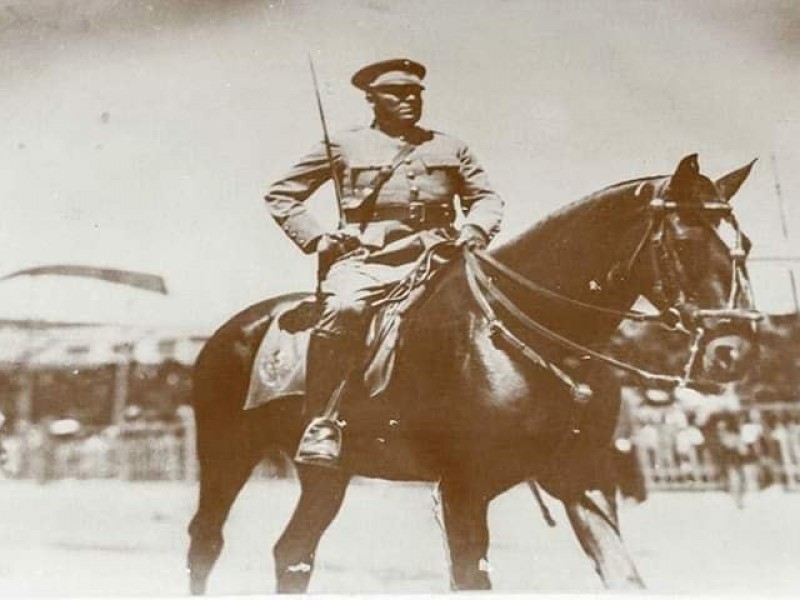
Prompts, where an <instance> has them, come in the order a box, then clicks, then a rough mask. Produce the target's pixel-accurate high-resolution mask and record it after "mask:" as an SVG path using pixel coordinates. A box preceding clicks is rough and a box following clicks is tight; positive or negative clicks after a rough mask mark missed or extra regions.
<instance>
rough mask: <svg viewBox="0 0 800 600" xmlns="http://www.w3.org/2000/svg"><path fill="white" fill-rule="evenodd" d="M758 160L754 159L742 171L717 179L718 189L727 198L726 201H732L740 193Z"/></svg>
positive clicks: (732, 172) (737, 170)
mask: <svg viewBox="0 0 800 600" xmlns="http://www.w3.org/2000/svg"><path fill="white" fill-rule="evenodd" d="M757 160H758V159H757V158H756V159H753V161H752V162H751V163H750V164H748V165H745V166H743V167H742V168H741V169H736V170H735V171H731V172H730V173H728V174H727V175H724V176H722V177H720V178H719V179H717V181H716V185H717V189H718V190H719V193H720V194H721V195H722V197H723V198H725V200H730V199H731V198H732V197H733V196H734V194H736V192H738V191H739V188H740V187H742V184H743V183H744V180H745V179H747V176H748V175H750V170H751V169H752V168H753V165H754V164H755V163H756V161H757Z"/></svg>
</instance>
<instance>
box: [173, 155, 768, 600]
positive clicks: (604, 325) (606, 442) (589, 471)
mask: <svg viewBox="0 0 800 600" xmlns="http://www.w3.org/2000/svg"><path fill="white" fill-rule="evenodd" d="M753 162H755V161H753ZM752 165H753V163H750V164H749V165H746V166H744V167H742V168H740V169H737V170H735V171H732V172H731V173H729V174H727V175H725V176H724V177H721V178H719V179H717V180H715V181H714V180H711V179H710V178H708V177H707V176H706V175H703V174H701V172H700V169H699V164H698V159H697V155H696V154H693V155H690V156H687V157H685V158H683V159H682V160H681V161H680V162H679V164H678V165H677V167H676V168H675V170H674V172H672V174H670V175H661V176H649V177H643V178H639V179H634V180H630V181H626V182H622V183H618V184H616V185H612V186H610V187H607V188H605V189H603V190H600V191H599V192H595V193H593V194H591V195H589V196H587V197H585V198H583V199H582V200H578V201H577V202H574V203H572V204H569V205H567V206H566V207H564V208H562V209H560V210H559V211H557V212H555V213H554V214H552V215H550V216H548V217H547V218H545V219H544V220H542V221H541V222H539V223H538V224H536V225H534V226H532V227H531V228H529V229H527V230H526V231H524V232H523V233H522V234H520V235H518V236H517V237H515V238H514V239H512V240H510V241H508V242H506V243H504V244H503V245H501V246H499V247H497V248H495V249H493V250H492V251H490V252H489V251H486V252H481V251H476V252H474V253H473V252H469V251H465V252H464V254H463V255H462V256H460V257H456V258H454V259H453V260H452V261H451V264H450V265H449V267H448V268H447V269H446V270H445V272H444V273H442V274H441V275H440V276H439V279H438V280H437V282H436V285H434V286H432V288H431V289H430V290H429V291H428V292H427V293H426V295H425V297H424V300H423V301H421V302H420V303H419V304H418V305H417V306H416V309H415V310H414V311H410V312H409V313H408V314H407V315H406V317H405V322H404V324H403V333H402V339H401V343H400V344H399V346H398V349H397V354H396V358H395V365H394V371H393V376H392V379H391V383H390V385H389V386H388V387H387V388H386V389H385V391H384V392H383V394H382V395H381V396H380V397H377V398H369V397H368V396H367V397H363V395H362V396H359V395H358V394H353V395H352V397H347V398H345V399H344V406H343V408H342V412H341V414H340V416H341V417H342V418H343V419H344V420H345V421H346V422H347V424H346V427H345V438H344V446H345V452H344V455H343V457H342V460H341V464H340V468H338V469H329V468H324V467H318V466H307V465H306V466H304V465H297V466H296V469H297V478H298V480H299V484H300V486H301V494H300V498H299V500H298V503H297V505H296V507H295V510H294V513H293V515H292V517H291V518H290V520H289V523H288V524H287V525H286V528H285V530H284V531H283V533H282V535H281V536H280V538H279V539H278V541H277V542H276V543H275V545H274V547H273V557H274V561H275V578H276V588H277V591H278V592H301V593H302V592H305V591H306V590H307V589H308V585H309V582H310V579H311V576H312V573H313V568H314V560H315V555H316V550H317V546H318V543H319V541H320V539H321V537H322V535H323V534H324V532H325V530H326V528H327V527H328V526H329V525H330V523H331V522H332V521H333V519H334V518H335V516H336V514H337V512H338V511H339V509H340V507H341V505H342V502H343V499H344V495H345V490H346V489H347V487H348V484H349V482H350V480H351V477H352V476H365V477H370V478H381V479H386V480H396V481H423V482H433V483H435V484H436V491H437V495H438V496H437V500H438V502H437V504H438V508H439V514H440V524H441V525H442V528H443V530H444V536H445V540H446V547H447V550H448V555H449V556H448V563H449V574H450V586H451V588H452V590H455V591H458V590H486V589H491V581H490V578H489V574H488V568H487V562H486V556H487V550H488V546H489V531H488V526H487V509H488V506H489V503H490V502H491V501H492V499H493V498H495V497H497V496H498V495H499V494H501V493H503V492H505V491H507V490H509V489H510V488H511V487H513V486H515V485H517V484H519V483H521V482H524V481H530V480H536V481H537V482H538V483H539V484H540V485H541V486H542V487H543V488H544V489H545V490H546V491H548V492H549V493H550V494H551V495H553V496H555V497H556V498H557V499H558V500H560V501H561V502H562V503H563V505H564V507H565V509H566V514H567V516H568V520H569V522H570V524H571V526H572V527H573V529H574V531H575V533H576V535H577V538H578V540H579V542H580V545H581V546H582V548H583V550H584V552H585V553H586V554H587V555H588V557H589V558H590V559H591V560H592V561H593V563H594V567H595V571H596V572H597V573H598V575H599V576H600V578H601V580H602V582H603V583H604V584H605V586H606V587H609V588H626V587H633V588H642V587H644V583H643V581H642V579H641V577H640V575H639V573H638V572H637V570H636V567H635V565H634V563H633V561H632V559H631V557H630V556H629V554H628V552H627V550H626V548H625V546H624V544H623V542H622V538H621V536H620V530H619V526H618V520H617V514H616V506H615V504H614V498H613V496H612V495H611V493H610V491H609V489H608V488H607V487H606V486H605V483H604V482H603V481H597V478H596V477H594V476H593V474H594V473H595V472H596V471H597V469H596V468H595V467H596V465H595V462H594V461H593V458H594V457H596V456H600V455H602V454H604V452H603V451H604V450H605V449H607V448H608V447H610V441H611V435H612V432H613V429H614V422H615V419H616V414H617V410H618V398H611V397H610V396H607V395H603V394H592V390H591V381H592V375H591V374H592V372H593V371H594V370H595V369H594V368H593V366H594V365H604V364H605V363H606V362H610V363H611V365H612V366H613V367H621V366H625V365H624V364H623V363H621V362H620V361H617V360H615V359H613V358H611V357H609V356H608V355H606V354H604V353H603V351H602V348H603V345H604V343H606V342H608V340H609V338H610V337H611V335H612V334H613V332H614V331H615V330H616V328H617V327H618V325H619V324H620V322H621V321H622V320H623V319H625V318H642V319H651V320H653V321H655V322H658V323H660V324H661V325H663V326H664V327H665V328H667V329H670V330H676V331H680V332H683V333H685V334H686V340H687V350H691V352H688V354H689V356H690V359H689V361H688V363H687V368H686V370H685V371H686V372H685V373H683V374H682V375H681V376H680V378H679V377H678V376H674V377H673V375H674V374H657V373H651V374H649V375H651V376H652V377H654V378H656V379H659V378H660V379H661V383H663V384H664V385H670V384H671V385H675V384H677V383H686V382H687V381H688V382H689V383H691V382H692V381H693V380H699V378H702V377H705V378H707V379H708V378H712V377H713V378H718V379H720V380H722V379H725V380H730V379H733V378H736V377H739V376H740V374H741V370H742V368H743V365H744V364H746V362H747V356H748V353H749V352H750V350H751V349H752V348H753V346H754V345H755V344H754V341H753V339H752V333H753V331H754V329H755V326H754V323H753V321H754V320H755V318H756V317H754V316H753V315H754V313H755V310H753V308H752V298H751V295H750V294H749V293H748V286H747V283H748V278H747V271H746V267H745V259H746V255H747V252H748V251H749V245H750V243H749V240H748V239H747V238H746V236H745V235H744V233H743V232H742V231H741V229H740V228H739V226H738V223H737V222H736V220H735V218H734V215H733V212H732V205H731V203H730V199H731V197H732V196H733V195H734V194H735V193H736V192H737V191H738V190H739V188H740V186H741V185H742V183H743V182H744V180H745V179H746V178H747V176H748V175H749V173H750V169H751V167H752ZM726 228H727V230H728V233H730V231H733V232H734V238H735V239H734V242H733V243H729V241H728V240H727V239H723V237H724V236H722V235H721V233H722V232H723V229H726ZM490 271H491V274H489V272H490ZM306 296H307V295H306V294H287V295H283V296H279V297H275V298H272V299H268V300H265V301H263V302H261V303H258V304H255V305H253V306H251V307H249V308H247V309H245V310H243V311H242V312H240V313H239V314H237V315H236V316H234V317H233V318H232V319H230V320H229V321H228V322H227V323H225V324H224V325H222V327H221V328H220V329H218V330H217V331H216V333H214V334H213V336H212V337H211V338H209V340H208V341H207V343H206V344H205V346H204V348H203V349H202V351H201V353H200V354H199V356H198V359H197V362H196V366H195V377H194V396H193V401H194V410H195V419H196V426H197V455H198V460H199V468H200V473H199V500H198V506H197V510H196V513H195V514H194V516H193V518H192V520H191V523H190V525H189V535H190V544H189V551H188V574H189V583H190V592H191V593H192V594H194V595H201V594H204V593H205V592H206V588H207V581H208V578H209V575H210V572H211V570H212V568H213V566H214V564H215V562H216V560H217V558H218V557H219V555H220V552H221V551H222V547H223V533H222V529H223V525H224V523H225V521H226V519H227V517H228V514H229V511H230V509H231V506H232V504H233V502H234V500H235V498H236V496H237V494H238V493H239V491H240V490H241V489H242V487H243V485H244V484H245V482H246V481H247V479H248V478H249V476H250V474H251V471H252V469H253V467H254V466H255V465H256V464H257V463H258V462H259V460H260V459H261V457H262V456H263V455H264V453H265V452H266V451H273V452H274V451H275V450H276V449H277V450H280V451H282V452H283V453H285V454H286V455H288V456H291V455H292V453H293V452H294V449H295V448H296V445H297V443H298V440H299V437H300V435H301V432H302V429H303V427H304V425H305V418H306V417H304V415H303V402H302V398H297V397H283V398H278V399H275V400H272V401H270V402H268V403H266V404H265V405H263V406H260V407H258V408H256V409H253V410H247V411H244V410H242V408H243V405H244V402H245V396H246V394H247V390H248V384H249V378H250V375H251V370H252V367H253V361H254V356H255V354H256V351H257V349H258V346H259V342H260V339H261V337H262V336H263V334H264V331H265V330H266V328H267V326H268V324H269V323H270V321H271V320H272V319H273V318H275V315H279V314H280V313H281V312H282V311H283V310H285V309H287V307H290V306H293V305H294V304H296V303H297V302H298V301H299V300H300V299H302V298H304V297H306ZM639 297H644V298H646V299H648V300H649V301H650V302H651V304H652V305H653V306H654V307H655V308H656V309H657V311H658V312H655V313H652V314H651V313H641V312H637V311H635V310H633V308H632V307H633V305H634V303H635V301H636V300H637V298H639ZM689 347H690V348H689ZM570 364H578V365H579V366H580V367H581V368H580V369H577V370H575V371H573V373H584V374H585V379H583V380H581V381H578V380H577V379H576V377H578V375H574V374H573V375H571V374H570V372H569V369H570V367H569V365H570ZM629 366H630V365H629ZM630 368H633V369H634V370H636V371H638V372H640V374H642V375H643V376H647V375H648V373H646V372H642V371H641V370H638V369H636V368H635V367H633V366H630ZM580 377H584V375H580ZM678 379H680V381H678ZM598 449H601V450H603V451H600V450H598Z"/></svg>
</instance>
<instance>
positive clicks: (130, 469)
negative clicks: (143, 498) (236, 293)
mask: <svg viewBox="0 0 800 600" xmlns="http://www.w3.org/2000/svg"><path fill="white" fill-rule="evenodd" d="M183 408H184V409H185V410H182V411H181V412H180V413H179V414H180V416H181V418H180V419H179V420H178V421H177V422H171V423H164V422H147V421H134V422H127V423H123V424H121V425H119V426H111V427H106V428H103V429H98V430H95V431H91V432H83V433H81V434H80V435H73V436H57V435H50V434H49V433H48V432H47V430H46V428H45V427H43V426H33V427H31V428H29V429H28V430H27V431H26V432H24V433H21V434H18V435H13V436H5V437H4V439H3V445H4V446H5V448H6V451H7V454H8V462H7V465H6V472H7V473H9V474H11V475H12V476H13V477H17V478H23V479H35V480H37V481H40V482H42V483H44V482H47V481H53V480H59V479H123V480H127V481H193V480H195V479H196V477H197V464H196V455H195V447H194V446H195V437H194V421H193V419H192V418H191V409H189V408H188V407H183ZM273 458H274V457H273ZM288 470H289V469H288V465H285V464H281V463H280V461H276V460H272V461H265V462H264V463H263V464H260V465H258V466H257V467H256V469H255V471H254V476H255V477H259V478H270V477H279V476H285V475H287V472H288Z"/></svg>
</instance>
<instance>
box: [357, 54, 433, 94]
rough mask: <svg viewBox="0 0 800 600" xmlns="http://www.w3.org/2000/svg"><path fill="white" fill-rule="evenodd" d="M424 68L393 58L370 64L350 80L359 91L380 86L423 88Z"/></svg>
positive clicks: (410, 61) (408, 61)
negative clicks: (414, 86)
mask: <svg viewBox="0 0 800 600" xmlns="http://www.w3.org/2000/svg"><path fill="white" fill-rule="evenodd" d="M424 78H425V67H424V66H422V65H421V64H419V63H418V62H416V61H413V60H409V59H407V58H393V59H391V60H382V61H380V62H376V63H372V64H371V65H367V66H366V67H363V68H361V69H359V70H358V71H356V73H355V74H354V75H353V78H352V79H351V80H350V81H351V82H352V83H353V85H354V86H356V87H357V88H358V89H360V90H364V91H367V90H369V89H371V88H375V87H380V86H382V85H416V86H419V87H420V88H424V87H425V86H424V85H422V80H423V79H424Z"/></svg>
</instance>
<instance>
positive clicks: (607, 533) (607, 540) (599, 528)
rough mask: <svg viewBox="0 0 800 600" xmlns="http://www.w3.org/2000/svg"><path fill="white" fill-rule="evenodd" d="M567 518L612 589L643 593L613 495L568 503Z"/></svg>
mask: <svg viewBox="0 0 800 600" xmlns="http://www.w3.org/2000/svg"><path fill="white" fill-rule="evenodd" d="M564 507H565V508H566V510H567V516H568V517H569V522H570V524H571V525H572V528H573V529H574V530H575V534H576V535H577V536H578V540H579V541H580V543H581V547H582V548H583V550H584V552H586V554H587V555H588V556H589V558H591V559H592V561H593V562H594V565H595V571H597V574H598V575H599V576H600V579H601V580H602V581H603V584H604V585H605V586H606V588H609V589H615V590H619V589H644V587H645V586H644V582H643V581H642V579H641V577H640V576H639V573H638V572H637V570H636V566H635V565H634V564H633V560H631V557H630V556H629V555H628V551H627V549H626V548H625V545H624V543H623V542H622V536H621V535H620V532H619V522H618V519H617V510H616V502H615V500H614V497H613V496H612V495H611V494H607V493H603V492H601V491H599V490H591V491H587V492H584V494H583V495H582V496H581V497H580V498H577V499H575V500H570V501H565V502H564Z"/></svg>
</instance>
